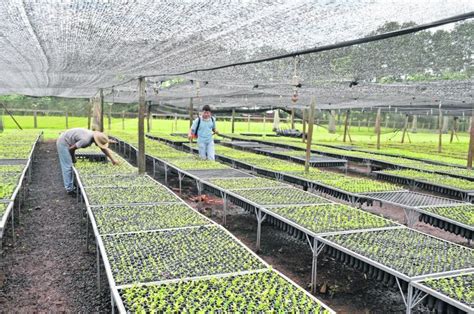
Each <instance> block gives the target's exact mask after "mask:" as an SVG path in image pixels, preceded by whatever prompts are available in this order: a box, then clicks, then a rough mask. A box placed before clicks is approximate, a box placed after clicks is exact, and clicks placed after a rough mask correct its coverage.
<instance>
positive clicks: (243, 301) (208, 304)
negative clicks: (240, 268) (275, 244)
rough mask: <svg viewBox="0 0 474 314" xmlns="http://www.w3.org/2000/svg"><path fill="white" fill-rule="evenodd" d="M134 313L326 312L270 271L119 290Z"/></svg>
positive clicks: (317, 313) (127, 308) (128, 309)
mask: <svg viewBox="0 0 474 314" xmlns="http://www.w3.org/2000/svg"><path fill="white" fill-rule="evenodd" d="M120 294H121V296H122V298H123V299H124V303H125V307H126V310H127V311H130V312H137V313H150V312H159V313H175V312H176V313H315V314H319V313H328V311H327V310H326V309H325V308H324V307H323V306H322V305H321V304H319V303H317V301H316V300H315V299H313V298H310V297H309V296H308V295H306V294H305V293H304V292H303V291H302V290H301V289H299V288H297V287H295V286H294V285H292V284H291V283H289V282H288V281H286V280H285V279H284V278H282V277H281V276H279V275H278V274H276V273H275V272H273V271H271V270H270V271H265V272H258V273H254V274H247V275H240V276H232V277H223V278H212V279H205V280H191V281H180V282H177V283H170V284H162V285H153V286H144V287H138V286H137V287H132V288H127V289H124V290H121V291H120Z"/></svg>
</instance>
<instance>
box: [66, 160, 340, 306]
mask: <svg viewBox="0 0 474 314" xmlns="http://www.w3.org/2000/svg"><path fill="white" fill-rule="evenodd" d="M74 174H75V176H76V180H77V183H78V187H79V189H80V191H81V193H82V195H83V198H84V203H85V207H86V210H87V214H88V216H89V219H90V222H91V224H92V228H93V231H94V234H95V237H96V250H97V283H98V287H99V289H100V264H99V263H100V256H102V261H103V263H104V266H105V271H106V274H107V279H108V282H109V288H110V290H111V305H112V309H113V311H114V310H115V307H114V306H115V305H116V306H117V308H118V310H119V312H120V313H125V312H126V310H125V306H124V304H123V301H122V299H121V297H120V293H119V290H120V289H123V288H125V287H126V285H121V286H117V285H116V283H115V280H114V278H113V275H112V271H111V265H110V263H109V261H108V258H107V254H106V251H105V246H104V243H103V240H102V236H104V235H101V234H100V233H99V230H98V227H97V223H96V221H95V217H94V214H93V212H92V208H91V206H90V204H89V200H88V198H87V194H85V187H84V186H83V185H82V182H81V180H80V175H79V173H78V172H77V170H76V169H74ZM153 180H154V179H153ZM154 181H155V182H156V184H157V185H161V186H163V185H162V184H160V183H159V182H157V181H156V180H154ZM163 187H164V188H166V189H167V190H168V191H169V192H170V193H172V194H173V195H175V194H174V193H173V192H172V191H171V190H170V189H169V188H168V187H166V186H163ZM178 199H179V200H180V201H179V202H177V203H182V204H184V205H185V206H187V207H188V208H189V209H191V210H192V211H194V212H195V213H197V214H198V215H200V216H201V217H202V218H204V219H205V220H207V221H209V225H207V226H211V225H212V226H216V227H217V228H219V229H220V230H222V231H223V232H225V233H226V234H227V235H229V236H230V237H231V239H233V240H234V241H235V242H237V243H238V244H240V245H241V246H242V247H243V248H244V249H245V250H247V251H248V252H249V254H252V256H254V257H256V258H257V259H258V260H259V261H260V262H261V263H262V264H263V265H264V266H265V269H264V270H254V271H247V272H246V273H252V272H260V271H270V266H269V265H268V263H266V262H265V261H264V260H263V259H262V258H260V257H259V256H258V255H257V254H255V253H254V252H253V251H251V250H250V249H249V248H248V247H247V246H245V245H244V244H243V243H242V242H241V241H240V240H238V239H237V238H236V237H235V236H234V235H233V234H232V233H230V232H229V231H228V230H227V229H225V228H224V227H222V226H220V225H218V224H216V223H215V222H213V221H212V220H210V219H209V218H207V217H206V216H204V215H202V214H201V213H199V212H198V211H196V210H195V209H193V208H192V207H191V206H189V205H188V204H186V203H185V202H184V201H183V200H182V199H180V198H178ZM184 228H186V227H184ZM171 229H180V228H171ZM160 230H161V231H162V230H165V229H158V230H154V231H160ZM142 232H150V231H149V230H143V231H142ZM130 233H136V232H130ZM243 273H244V272H240V273H239V272H234V273H230V274H220V275H213V276H206V277H209V278H216V277H217V276H219V277H222V276H233V275H236V274H243ZM277 273H278V274H279V275H282V274H281V273H279V272H277ZM282 277H284V278H285V279H286V280H287V281H289V282H290V283H291V284H293V285H294V286H295V287H296V288H297V289H299V290H300V291H303V292H304V293H305V294H306V295H307V296H308V297H309V298H311V299H312V300H314V301H315V302H317V303H319V304H321V305H322V306H323V307H325V308H326V309H328V310H329V312H330V313H335V312H334V311H332V310H331V309H330V308H329V307H328V306H327V305H326V304H324V303H323V302H321V301H320V300H318V299H316V298H315V297H314V296H313V295H311V294H309V293H308V292H307V291H306V290H304V289H302V288H301V287H300V286H298V285H296V284H295V283H294V282H293V281H291V280H289V278H287V277H286V276H282ZM203 278H205V277H199V278H196V277H192V278H180V279H179V280H196V279H203ZM167 282H170V281H158V282H151V283H147V285H150V284H162V283H167ZM135 285H136V284H135Z"/></svg>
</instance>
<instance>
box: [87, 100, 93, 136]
mask: <svg viewBox="0 0 474 314" xmlns="http://www.w3.org/2000/svg"><path fill="white" fill-rule="evenodd" d="M92 104H93V101H92V98H90V99H89V106H87V129H88V130H90V129H91V114H92Z"/></svg>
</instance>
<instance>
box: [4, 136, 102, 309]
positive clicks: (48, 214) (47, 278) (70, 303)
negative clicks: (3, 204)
mask: <svg viewBox="0 0 474 314" xmlns="http://www.w3.org/2000/svg"><path fill="white" fill-rule="evenodd" d="M28 189H29V193H28V196H27V198H26V200H25V203H24V204H23V206H22V209H21V219H20V222H19V224H18V225H16V226H15V232H16V234H17V239H16V243H15V245H14V246H13V239H12V236H11V227H9V229H7V230H6V239H4V247H3V248H4V250H3V251H4V252H3V254H2V255H1V256H0V312H5V313H11V312H15V313H33V312H72V313H78V312H82V313H92V312H110V310H111V309H110V295H109V291H108V285H107V282H106V278H105V276H102V284H101V288H102V289H101V291H98V289H97V285H96V280H95V278H96V262H95V250H92V251H91V252H90V253H88V252H87V251H86V249H85V240H84V239H85V222H86V218H85V217H84V216H83V211H82V209H81V207H80V206H79V204H78V203H77V202H76V199H75V198H73V197H71V196H68V195H67V194H66V192H65V190H64V187H63V185H62V178H61V171H60V168H59V162H58V157H57V152H56V145H55V142H54V141H48V142H45V143H41V144H40V145H39V151H38V154H37V159H36V161H35V162H34V163H33V176H32V181H31V183H30V184H29V186H28Z"/></svg>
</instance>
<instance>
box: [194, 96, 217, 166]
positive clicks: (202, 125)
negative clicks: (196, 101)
mask: <svg viewBox="0 0 474 314" xmlns="http://www.w3.org/2000/svg"><path fill="white" fill-rule="evenodd" d="M214 134H219V133H218V132H217V129H216V119H215V118H214V117H213V116H212V113H211V107H209V105H204V106H203V107H202V112H201V116H200V117H198V118H196V119H195V120H194V121H193V124H192V126H191V129H190V130H189V134H188V137H190V138H197V144H198V148H199V156H200V157H201V158H202V159H208V160H214V159H215V156H214V155H215V152H214V139H213V138H212V136H213V135H214Z"/></svg>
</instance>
